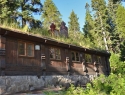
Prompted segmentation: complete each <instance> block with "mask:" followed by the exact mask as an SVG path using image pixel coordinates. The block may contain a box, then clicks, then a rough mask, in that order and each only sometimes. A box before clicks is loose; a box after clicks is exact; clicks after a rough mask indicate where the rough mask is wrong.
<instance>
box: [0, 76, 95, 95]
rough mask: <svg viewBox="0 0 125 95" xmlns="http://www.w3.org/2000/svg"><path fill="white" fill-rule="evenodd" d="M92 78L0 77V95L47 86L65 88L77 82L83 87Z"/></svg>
mask: <svg viewBox="0 0 125 95" xmlns="http://www.w3.org/2000/svg"><path fill="white" fill-rule="evenodd" d="M90 79H93V76H88V77H87V76H81V75H74V76H66V75H65V76H64V75H63V76H62V75H54V76H41V77H40V78H38V77H37V76H0V95H5V94H12V93H16V92H21V91H29V90H34V89H40V88H42V87H48V86H55V87H56V86H66V84H67V83H74V84H75V83H76V82H79V83H80V84H81V85H85V84H86V83H88V82H90Z"/></svg>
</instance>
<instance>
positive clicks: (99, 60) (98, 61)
mask: <svg viewBox="0 0 125 95" xmlns="http://www.w3.org/2000/svg"><path fill="white" fill-rule="evenodd" d="M97 63H99V64H101V57H100V56H97Z"/></svg>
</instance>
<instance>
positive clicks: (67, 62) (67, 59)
mask: <svg viewBox="0 0 125 95" xmlns="http://www.w3.org/2000/svg"><path fill="white" fill-rule="evenodd" d="M66 69H67V72H68V76H69V75H70V65H69V57H66Z"/></svg>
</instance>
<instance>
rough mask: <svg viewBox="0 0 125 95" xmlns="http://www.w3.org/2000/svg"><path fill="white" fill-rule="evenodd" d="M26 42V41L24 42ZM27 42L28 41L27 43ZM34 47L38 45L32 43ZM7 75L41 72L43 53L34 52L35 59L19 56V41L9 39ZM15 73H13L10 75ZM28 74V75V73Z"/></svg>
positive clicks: (7, 45) (7, 46)
mask: <svg viewBox="0 0 125 95" xmlns="http://www.w3.org/2000/svg"><path fill="white" fill-rule="evenodd" d="M24 42H25V41H24ZM26 42H27V41H26ZM31 43H33V44H34V45H35V44H37V43H34V42H31ZM6 53H7V54H6V74H7V75H9V74H16V72H20V73H21V72H22V74H28V72H31V73H33V72H38V70H39V71H40V65H41V64H40V63H41V60H40V58H41V52H40V50H34V57H26V56H19V55H18V39H12V38H7V40H6ZM10 72H13V73H10ZM26 72H27V73H26ZM35 74H36V73H35Z"/></svg>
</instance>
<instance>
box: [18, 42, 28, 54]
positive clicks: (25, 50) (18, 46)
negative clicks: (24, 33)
mask: <svg viewBox="0 0 125 95" xmlns="http://www.w3.org/2000/svg"><path fill="white" fill-rule="evenodd" d="M20 43H24V55H21V54H19V49H20V47H19V44H20ZM18 55H19V56H26V42H23V41H18Z"/></svg>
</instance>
